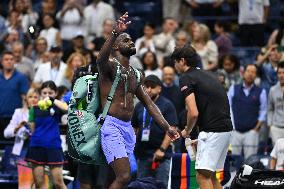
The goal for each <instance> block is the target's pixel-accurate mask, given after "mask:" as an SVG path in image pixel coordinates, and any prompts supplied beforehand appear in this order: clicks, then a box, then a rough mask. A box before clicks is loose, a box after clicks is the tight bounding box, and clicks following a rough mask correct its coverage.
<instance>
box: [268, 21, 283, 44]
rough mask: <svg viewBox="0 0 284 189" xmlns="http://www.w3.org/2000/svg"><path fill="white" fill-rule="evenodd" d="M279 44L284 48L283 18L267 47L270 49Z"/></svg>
mask: <svg viewBox="0 0 284 189" xmlns="http://www.w3.org/2000/svg"><path fill="white" fill-rule="evenodd" d="M274 44H277V45H279V46H281V47H282V48H284V19H283V18H282V19H281V20H280V22H279V27H278V29H276V30H274V31H273V33H272V34H271V35H270V37H269V40H268V43H267V46H268V47H270V46H272V45H274Z"/></svg>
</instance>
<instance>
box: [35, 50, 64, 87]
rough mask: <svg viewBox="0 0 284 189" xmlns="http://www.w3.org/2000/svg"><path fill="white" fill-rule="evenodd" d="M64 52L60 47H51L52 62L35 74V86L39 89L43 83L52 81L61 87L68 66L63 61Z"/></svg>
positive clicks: (40, 67) (50, 57) (43, 65)
mask: <svg viewBox="0 0 284 189" xmlns="http://www.w3.org/2000/svg"><path fill="white" fill-rule="evenodd" d="M61 57H62V51H61V48H60V47H51V48H50V50H49V59H50V62H48V63H45V64H42V65H40V66H39V67H38V70H37V72H36V74H35V77H34V81H33V86H34V87H39V86H40V85H41V83H43V82H45V81H49V80H52V81H54V83H55V84H56V85H57V86H59V84H60V83H61V80H62V78H63V76H64V73H65V69H66V64H65V63H64V62H62V61H61Z"/></svg>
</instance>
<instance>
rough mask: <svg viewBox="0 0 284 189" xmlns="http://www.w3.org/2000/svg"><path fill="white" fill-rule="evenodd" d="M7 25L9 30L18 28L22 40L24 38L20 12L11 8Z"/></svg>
mask: <svg viewBox="0 0 284 189" xmlns="http://www.w3.org/2000/svg"><path fill="white" fill-rule="evenodd" d="M6 27H7V29H8V32H9V31H11V30H17V31H18V34H19V39H20V40H21V41H22V40H23V39H24V32H23V28H22V25H21V19H20V14H19V13H18V12H17V11H15V10H11V11H10V12H9V15H8V18H7V20H6Z"/></svg>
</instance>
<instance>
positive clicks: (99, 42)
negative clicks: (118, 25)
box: [88, 18, 114, 57]
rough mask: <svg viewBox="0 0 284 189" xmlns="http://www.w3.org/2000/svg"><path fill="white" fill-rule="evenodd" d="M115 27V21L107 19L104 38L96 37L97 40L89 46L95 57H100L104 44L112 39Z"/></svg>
mask: <svg viewBox="0 0 284 189" xmlns="http://www.w3.org/2000/svg"><path fill="white" fill-rule="evenodd" d="M113 27H114V21H113V20H111V19H108V18H107V19H106V20H105V21H104V23H103V33H102V36H100V37H95V39H94V40H93V41H92V42H90V43H89V44H88V49H89V50H91V51H94V55H95V56H96V57H97V56H98V53H99V51H100V50H101V48H102V46H103V44H104V42H105V41H106V40H107V39H108V38H109V37H110V35H111V32H112V30H113Z"/></svg>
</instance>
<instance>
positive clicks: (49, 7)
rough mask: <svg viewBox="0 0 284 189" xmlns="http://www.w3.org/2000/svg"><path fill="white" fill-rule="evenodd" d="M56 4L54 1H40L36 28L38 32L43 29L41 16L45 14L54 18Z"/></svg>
mask: <svg viewBox="0 0 284 189" xmlns="http://www.w3.org/2000/svg"><path fill="white" fill-rule="evenodd" d="M56 5H57V3H56V0H42V1H41V10H40V11H39V19H38V21H37V24H36V25H37V26H38V27H39V28H40V30H42V29H44V24H43V16H44V15H45V14H50V15H53V16H55V15H56V12H57V6H56Z"/></svg>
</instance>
